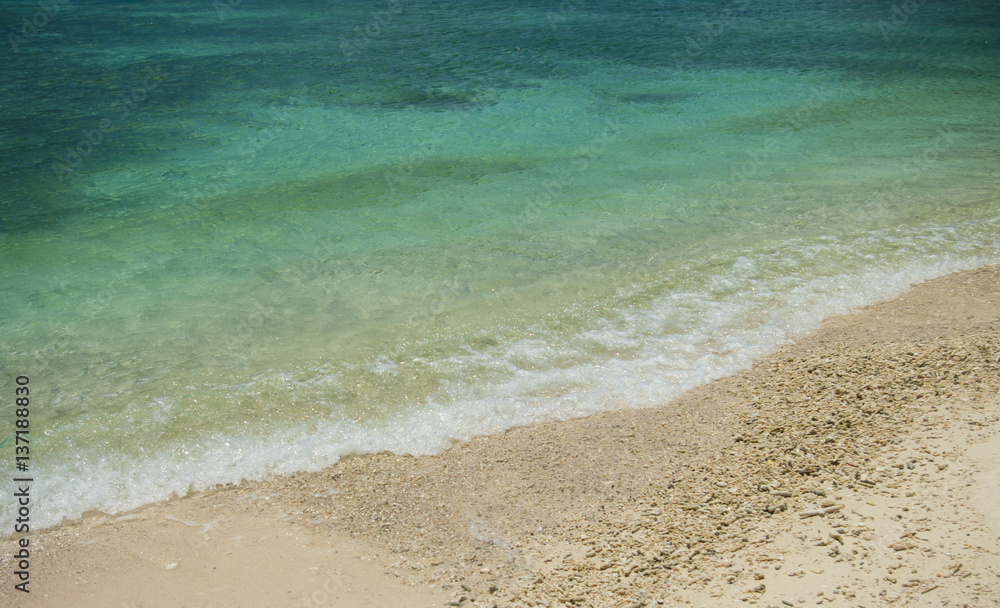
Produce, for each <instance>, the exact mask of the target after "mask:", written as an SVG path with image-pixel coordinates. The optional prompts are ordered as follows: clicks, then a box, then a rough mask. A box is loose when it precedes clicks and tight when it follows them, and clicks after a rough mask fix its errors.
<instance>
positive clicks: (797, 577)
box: [0, 267, 1000, 608]
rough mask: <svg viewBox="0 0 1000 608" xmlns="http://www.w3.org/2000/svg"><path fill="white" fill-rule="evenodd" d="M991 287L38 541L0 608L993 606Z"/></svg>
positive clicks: (869, 314)
mask: <svg viewBox="0 0 1000 608" xmlns="http://www.w3.org/2000/svg"><path fill="white" fill-rule="evenodd" d="M998 429H1000V267H990V268H985V269H980V270H975V271H970V272H965V273H958V274H954V275H950V276H947V277H943V278H941V279H937V280H934V281H930V282H927V283H924V284H922V285H918V286H915V287H914V288H913V289H912V290H911V291H910V292H908V293H906V294H904V295H903V296H901V297H900V298H898V299H896V300H893V301H890V302H885V303H881V304H877V305H874V306H870V307H868V308H865V309H863V310H860V311H858V312H856V313H853V314H851V315H847V316H844V317H838V318H835V319H831V320H829V321H828V322H827V323H825V324H824V326H823V327H822V328H821V329H820V330H818V331H817V332H815V333H813V334H811V335H808V336H804V337H802V338H800V339H799V340H798V341H796V342H795V343H794V344H790V345H788V346H786V347H784V348H782V349H781V350H780V351H779V352H777V353H775V354H774V355H772V356H770V357H768V358H766V359H764V360H761V361H759V362H758V363H757V364H756V365H755V366H754V367H753V368H751V369H748V370H745V371H743V372H740V373H738V374H736V375H734V376H732V377H729V378H724V379H721V380H718V381H716V382H713V383H711V384H709V385H707V386H703V387H699V388H697V389H694V390H692V391H689V392H688V393H686V394H685V395H684V396H682V397H681V398H680V399H678V400H676V401H674V402H672V403H669V404H666V405H664V406H662V407H659V408H653V409H644V410H622V411H617V412H609V413H604V414H599V415H595V416H591V417H589V418H585V419H579V420H572V421H567V422H560V423H552V424H545V425H539V426H535V427H530V428H523V429H514V430H511V431H508V432H506V433H503V434H501V435H496V436H491V437H484V438H479V439H475V440H473V441H470V442H467V443H463V444H459V445H455V446H453V447H452V448H451V449H449V450H447V451H446V452H444V453H442V454H439V455H435V456H423V457H416V458H415V457H409V456H396V455H391V454H378V455H368V456H357V457H351V458H347V459H345V460H343V461H341V462H340V463H339V464H337V465H335V466H333V467H330V468H328V469H326V470H324V471H321V472H318V473H303V474H298V475H293V476H289V477H282V478H274V479H269V480H266V481H263V482H245V483H243V484H240V485H239V486H235V487H234V486H227V487H220V488H217V489H214V490H212V491H209V492H203V493H198V494H194V495H191V496H188V497H185V498H181V499H176V500H172V501H169V502H166V503H161V504H156V505H149V506H147V507H144V508H142V509H139V510H138V511H135V512H133V513H128V514H115V515H107V514H101V513H94V514H89V515H88V516H87V517H85V518H83V520H81V521H78V522H73V523H69V524H64V525H61V526H58V527H55V528H52V529H49V530H46V531H41V532H33V533H32V534H31V535H30V536H29V537H28V539H29V542H30V549H31V564H30V573H31V578H30V589H31V593H30V594H24V593H20V592H18V591H16V590H14V589H13V585H14V583H15V582H16V581H15V580H14V576H13V574H12V573H13V571H14V570H15V564H14V560H13V557H12V556H13V555H14V553H15V552H16V550H17V549H16V547H15V543H16V542H17V539H12V538H8V539H6V540H4V541H0V555H2V560H0V561H2V569H3V571H4V572H5V574H4V576H3V580H4V584H3V587H2V588H0V606H5V607H6V606H19V607H33V606H58V607H65V606H74V607H78V608H89V607H98V606H100V607H114V608H126V607H127V608H133V607H134V608H140V607H145V606H156V607H162V608H174V607H178V608H179V607H187V608H191V607H198V606H202V607H206V608H207V607H228V606H233V607H237V606H239V607H247V606H254V607H256V606H262V607H272V606H273V607H299V606H330V607H348V606H351V607H357V606H398V607H410V606H412V607H414V608H419V607H426V606H443V605H450V606H468V607H470V608H471V607H473V606H483V607H491V606H497V607H500V608H503V607H520V606H531V607H534V606H546V607H548V608H555V607H594V608H597V607H602V608H603V607H615V608H626V607H631V608H638V607H640V606H656V605H660V604H662V605H666V606H675V605H676V606H686V605H691V606H713V607H714V606H724V605H733V604H736V605H741V604H743V603H747V604H750V605H757V606H762V607H763V606H776V607H780V606H799V605H802V606H813V605H822V604H826V603H832V604H836V605H839V606H845V607H847V606H851V607H861V606H864V607H866V608H873V607H875V606H946V605H950V606H969V607H977V606H996V605H1000V578H998V577H1000V542H998V539H1000V517H998V515H997V511H996V509H995V505H996V504H998V502H1000V433H998Z"/></svg>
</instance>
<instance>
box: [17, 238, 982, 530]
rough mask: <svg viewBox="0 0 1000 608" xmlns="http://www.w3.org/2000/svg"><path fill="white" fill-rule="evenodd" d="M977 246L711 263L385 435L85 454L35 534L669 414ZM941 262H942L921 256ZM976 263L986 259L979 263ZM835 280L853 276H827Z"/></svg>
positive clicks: (511, 355)
mask: <svg viewBox="0 0 1000 608" xmlns="http://www.w3.org/2000/svg"><path fill="white" fill-rule="evenodd" d="M994 223H997V222H996V221H995V222H994ZM980 234H986V235H987V236H985V237H983V239H985V240H980V241H979V242H974V243H972V242H970V243H965V242H960V241H955V240H953V239H954V238H956V235H955V234H954V233H952V231H951V230H950V229H947V228H931V229H925V230H923V231H914V232H910V233H905V234H890V233H880V234H872V235H865V236H864V237H861V238H860V239H856V240H854V241H850V240H845V239H820V240H818V241H813V242H797V241H789V242H787V243H784V244H783V245H781V246H780V247H778V248H776V249H774V250H772V251H763V252H760V251H759V252H746V254H745V255H742V256H739V257H736V258H733V259H730V260H729V261H728V262H726V261H720V260H708V261H706V266H708V267H712V268H716V272H715V274H712V275H707V274H706V275H704V276H700V277H697V278H696V280H693V281H688V287H687V288H685V289H683V290H675V291H668V292H666V293H661V294H659V295H656V296H655V297H652V298H651V299H649V300H648V301H646V302H645V303H644V304H641V305H627V306H622V307H619V308H617V309H613V314H607V315H605V316H603V317H601V318H599V319H596V320H595V321H594V322H593V323H591V324H590V325H589V326H588V327H586V328H584V329H583V330H582V331H578V332H575V333H571V334H560V333H558V332H555V331H552V330H547V329H542V328H537V329H536V330H535V331H533V332H532V333H533V337H530V338H522V339H517V340H514V341H512V342H510V343H506V344H497V345H493V346H490V347H485V348H479V349H474V348H471V347H464V348H462V349H459V350H457V351H455V352H452V353H450V354H448V355H446V356H445V357H444V358H443V359H441V360H439V361H432V362H429V363H428V364H429V365H431V366H432V367H433V366H439V367H443V368H446V369H449V370H453V371H454V373H453V375H451V376H449V377H448V378H447V380H446V381H445V382H442V383H441V385H440V387H439V389H438V390H437V391H435V392H433V394H431V396H430V398H429V399H427V401H426V403H424V404H423V405H422V406H421V407H419V408H410V409H408V410H405V411H403V412H402V413H399V414H397V415H394V416H390V417H388V418H387V419H385V420H382V421H379V422H377V423H359V422H354V421H352V420H347V419H333V418H331V419H326V420H324V421H322V422H320V423H319V424H317V425H313V426H311V427H310V428H308V429H306V428H294V427H293V428H292V429H291V431H288V432H283V433H281V434H277V435H275V436H272V437H270V438H265V439H261V438H260V437H256V436H253V435H252V434H247V435H238V434H221V433H218V434H216V435H214V436H212V437H211V438H209V439H208V440H207V441H205V442H204V444H203V445H202V446H201V447H200V448H199V449H196V450H191V449H188V450H187V451H186V452H180V451H179V452H170V451H161V452H158V453H154V454H150V455H149V456H148V457H146V458H142V459H139V460H136V459H135V458H131V457H126V456H123V455H119V454H114V453H102V452H100V451H98V449H97V448H94V447H81V448H80V449H79V450H78V451H76V452H75V456H74V458H73V459H72V460H70V461H66V462H60V463H59V464H58V465H57V466H55V467H52V468H49V469H46V470H39V471H37V472H36V474H35V477H36V481H35V483H34V488H35V489H34V490H33V497H37V498H36V500H37V507H36V509H35V510H34V511H33V518H34V519H33V524H34V526H35V527H36V528H37V527H44V526H50V525H53V524H56V523H58V522H59V521H60V520H62V519H64V518H75V517H79V516H80V515H81V514H82V513H83V512H86V511H88V510H94V509H97V510H101V511H105V512H108V513H116V512H121V511H126V510H129V509H133V508H136V507H138V506H141V505H143V504H147V503H150V502H155V501H159V500H163V499H166V498H168V497H170V496H172V495H183V494H185V493H187V492H189V491H192V490H200V489H204V488H207V487H210V486H213V485H215V484H219V483H227V482H239V481H240V480H241V479H262V478H264V477H265V476H267V475H271V474H287V473H292V472H295V471H303V470H317V469H319V468H322V467H324V466H328V465H330V464H333V463H335V462H337V460H338V459H340V458H341V457H343V456H345V455H347V454H358V453H375V452H380V451H386V450H388V451H392V452H395V453H400V454H432V453H436V452H440V451H441V450H443V449H445V448H447V447H448V446H449V445H451V444H452V443H453V442H455V441H462V440H467V439H469V438H472V437H475V436H480V435H487V434H493V433H498V432H502V431H504V430H506V429H509V428H512V427H518V426H527V425H532V424H538V423H541V422H547V421H555V420H566V419H570V418H576V417H581V416H586V415H589V414H592V413H595V412H600V411H606V410H612V409H618V408H627V407H649V406H654V405H658V404H662V403H665V402H667V401H669V400H671V399H673V398H675V397H677V396H678V395H680V394H681V393H682V392H684V391H686V390H688V389H690V388H692V387H695V386H698V385H701V384H704V383H707V382H710V381H712V380H713V379H716V378H720V377H723V376H726V375H729V374H732V373H734V372H735V371H737V370H739V369H741V368H745V367H747V366H749V365H751V364H752V362H753V361H754V360H756V359H758V358H760V357H762V356H764V355H766V354H768V353H770V352H773V351H774V350H775V349H776V348H777V347H779V346H780V345H781V344H784V343H786V342H788V341H789V340H791V339H792V338H794V337H795V336H798V335H802V334H803V333H806V332H809V331H811V330H813V329H815V328H816V327H817V326H818V324H819V323H820V322H821V321H822V320H823V319H825V318H828V317H830V316H832V315H838V314H842V313H845V312H848V311H850V310H852V309H855V308H857V307H860V306H864V305H867V304H871V303H874V302H877V301H881V300H886V299H890V298H893V297H895V296H897V295H899V294H900V293H902V292H903V291H905V290H906V289H907V288H908V287H909V286H911V285H912V284H914V283H916V282H920V281H923V280H926V279H929V278H933V277H937V276H941V275H944V274H947V273H950V272H954V271H959V270H964V269H970V268H975V267H980V266H983V265H986V264H991V263H997V262H1000V254H994V255H990V254H989V252H990V251H991V250H992V251H994V252H996V251H1000V249H998V247H997V242H996V241H995V240H994V241H993V242H992V244H991V243H990V242H988V241H989V239H990V238H994V239H995V237H990V236H989V234H990V231H989V230H987V231H985V232H980ZM993 234H995V233H993ZM941 239H944V241H946V242H945V243H944V245H945V246H942V244H943V243H942V241H941ZM861 241H866V242H867V244H863V243H861ZM875 241H879V242H882V243H886V242H888V241H892V246H893V248H892V251H891V253H890V254H886V255H883V256H881V259H876V260H872V259H871V256H869V254H867V253H865V252H866V251H869V250H871V248H870V247H869V245H870V244H871V242H875ZM933 250H937V251H939V252H940V253H939V255H938V256H937V257H927V256H926V255H923V254H927V253H929V252H930V251H933ZM942 250H943V251H942ZM973 251H974V252H978V253H976V254H974V255H968V254H967V253H968V252H973ZM983 252H987V253H985V254H984V253H983ZM909 256H913V257H912V258H910V259H908V258H909ZM859 260H860V261H861V262H859ZM862 262H871V263H867V264H865V263H862ZM838 267H843V268H846V269H849V270H848V271H846V272H837V271H831V269H834V268H838ZM810 275H811V276H810ZM667 279H670V277H665V280H667ZM666 282H667V283H669V280H667V281H666ZM653 288H655V286H653V287H649V286H646V287H643V288H642V289H645V290H647V291H648V290H649V289H653ZM371 369H372V371H373V373H375V374H377V375H379V376H394V375H397V374H398V373H399V371H400V366H399V365H398V364H397V363H395V362H393V361H392V360H391V359H389V358H386V357H380V358H378V359H377V360H376V361H374V362H373V364H372V366H371ZM476 378H486V379H487V380H485V381H480V380H477V379H476ZM288 382H297V381H296V380H294V378H293V376H292V375H291V374H288V373H286V372H273V373H272V374H270V375H265V376H261V377H258V378H257V379H255V380H254V382H252V383H250V385H248V386H247V387H244V390H259V389H258V388H257V387H259V385H261V384H267V383H278V384H281V383H288ZM304 382H305V383H306V384H309V385H310V386H311V387H312V388H317V387H319V388H322V387H324V386H328V385H329V386H332V385H335V384H336V383H337V382H338V376H337V375H336V374H334V373H330V372H329V370H318V371H317V373H316V374H315V375H314V376H313V377H311V378H310V379H308V380H306V381H304ZM172 407H173V401H172V400H171V399H168V398H164V399H157V400H156V401H155V402H154V403H151V404H150V408H151V410H152V411H153V412H154V413H155V414H156V415H157V416H165V415H167V413H168V412H169V411H170V409H171V408H172ZM4 519H5V520H8V521H10V520H12V515H11V514H10V513H9V512H8V513H5V514H4ZM6 523H7V522H5V523H4V525H6Z"/></svg>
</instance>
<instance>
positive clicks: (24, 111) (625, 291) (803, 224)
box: [0, 0, 1000, 526]
mask: <svg viewBox="0 0 1000 608" xmlns="http://www.w3.org/2000/svg"><path fill="white" fill-rule="evenodd" d="M40 10H41V9H40V8H39V7H38V5H30V4H22V3H14V2H9V1H6V0H3V1H0V24H5V26H6V30H5V32H7V34H8V38H7V46H6V47H5V48H4V49H3V52H4V54H5V55H4V66H5V67H4V68H3V70H4V78H3V79H2V80H0V92H2V93H0V95H2V97H0V110H2V112H3V121H2V124H0V163H2V165H0V181H2V188H0V206H2V209H0V211H2V214H0V215H2V219H0V221H2V225H0V226H2V227H0V230H2V233H0V260H2V265H0V309H2V310H3V311H4V312H3V315H2V316H0V353H2V357H0V379H2V382H6V383H7V385H8V386H9V387H10V388H11V390H9V391H8V392H7V394H8V395H13V387H14V378H15V377H16V376H18V375H19V374H24V375H27V376H29V377H30V378H31V384H30V386H31V389H32V406H33V407H32V409H31V414H30V420H31V438H32V443H31V450H32V451H31V460H30V465H31V471H30V472H31V474H32V475H33V478H34V479H35V481H34V484H35V487H36V489H37V492H36V493H35V494H34V496H37V503H36V506H35V508H34V510H33V521H35V522H36V524H37V525H42V526H44V525H51V524H54V523H56V522H58V521H59V520H60V519H61V518H64V517H76V516H78V515H80V514H81V513H82V512H84V511H86V510H89V509H102V510H106V511H117V510H122V509H128V508H132V507H135V506H138V505H141V504H144V503H147V502H150V501H155V500H160V499H163V498H166V497H168V496H170V495H171V494H173V493H184V492H186V491H188V490H189V489H198V488H204V487H208V486H210V485H212V484H215V483H222V482H235V481H239V480H240V479H241V478H260V477H262V476H264V475H266V474H268V473H282V472H292V471H296V470H303V469H315V468H319V467H321V466H324V465H327V464H330V463H332V462H335V461H336V460H337V459H338V458H339V457H341V456H343V455H345V454H349V453H356V452H372V451H380V450H386V449H389V450H395V451H399V452H410V453H427V452H433V451H436V450H440V449H442V448H444V447H446V446H447V445H449V444H450V443H451V442H452V441H454V440H461V439H465V438H468V437H471V436H474V435H477V434H483V433H492V432H498V431H502V430H503V429H505V428H509V427H511V426H514V425H524V424H532V423H537V422H540V421H546V420H555V419H565V418H569V417H574V416H581V415H586V414H588V413H592V412H596V411H601V410H607V409H611V408H620V407H634V406H644V405H653V404H657V403H662V402H664V401H666V400H668V399H670V398H672V397H674V396H676V395H678V394H679V393H680V392H681V391H683V390H685V389H687V388H690V387H692V386H695V385H697V384H701V383H704V382H707V381H709V380H711V379H713V378H716V377H719V376H721V375H725V374H728V373H731V372H733V371H734V370H736V369H738V368H740V367H743V366H746V365H748V364H750V363H751V362H752V361H753V360H754V359H755V358H758V357H760V356H762V355H764V354H766V353H767V352H770V351H771V350H773V349H774V348H775V347H776V346H777V345H779V344H781V343H783V342H785V341H787V340H788V339H789V338H791V337H793V336H795V335H797V334H800V333H801V332H804V331H807V330H808V329H809V328H811V327H815V326H816V324H817V323H818V322H819V321H820V320H822V319H823V318H825V317H828V316H830V315H834V314H838V313H842V312H845V311H847V310H849V309H850V308H852V307H856V306H859V305H863V304H866V303H870V302H874V301H878V300H883V299H886V298H890V297H893V296H894V295H896V294H898V293H900V292H901V291H902V290H904V289H905V288H906V287H907V286H908V285H910V284H912V283H913V282H917V281H920V280H924V279H927V278H931V277H934V276H938V275H941V274H944V273H948V272H952V271H955V270H960V269H966V268H974V267H977V266H982V265H985V264H989V263H997V262H1000V230H998V227H1000V205H998V195H997V191H998V190H997V186H998V182H1000V164H998V162H997V161H998V148H997V141H998V139H997V136H998V132H1000V123H998V121H997V118H996V117H997V116H1000V96H998V95H997V91H998V90H1000V51H998V50H997V49H998V47H1000V44H998V41H997V39H996V32H997V31H1000V9H997V8H996V7H991V6H984V5H982V4H981V3H975V2H958V3H948V4H947V5H945V4H943V3H934V2H930V1H929V0H928V1H927V2H919V0H914V1H913V2H910V3H903V2H900V3H896V4H891V5H890V4H888V3H871V2H861V1H847V0H844V1H838V2H823V3H819V2H816V3H803V2H792V1H790V0H789V1H768V2H750V1H740V2H731V3H726V2H692V1H677V0H669V1H666V2H634V3H626V4H622V3H620V2H590V1H583V0H581V1H579V2H570V1H569V0H567V1H566V2H563V3H561V4H558V3H555V2H540V1H539V2H513V1H507V0H503V1H500V2H489V3H477V2H472V1H464V2H450V3H431V4H428V3H426V2H423V3H419V4H417V3H409V2H406V1H404V0H399V1H398V2H396V1H393V2H374V3H362V2H346V3H345V2H338V3H336V4H333V3H326V2H312V1H302V2H291V3H289V2H282V3H280V4H279V3H267V2H260V1H255V0H243V1H242V2H237V1H236V0H233V1H232V2H229V3H226V2H219V3H216V4H215V5H209V4H204V3H190V2H183V1H175V2H169V1H164V2H157V3H155V5H152V6H149V5H137V4H135V3H122V2H103V3H97V4H88V5H82V4H76V3H67V4H65V5H61V6H60V8H59V11H58V12H57V13H55V14H53V15H50V16H47V17H46V19H45V20H44V21H45V23H44V25H42V26H38V27H36V28H35V33H34V34H33V35H28V34H31V31H30V30H28V29H26V30H25V33H24V35H22V34H21V33H20V32H21V30H22V27H24V26H23V24H24V22H23V21H22V20H23V19H29V20H31V19H35V21H36V23H42V21H43V20H42V19H41V18H38V17H37V13H38V11H40ZM10 35H13V36H14V38H11V37H10ZM15 50H16V52H15ZM7 411H9V412H10V414H9V415H8V419H9V420H10V425H9V428H10V429H11V431H10V432H2V431H0V436H4V435H6V439H5V440H4V444H3V445H5V446H7V445H9V444H11V443H12V442H13V430H12V429H13V424H14V414H13V411H14V410H13V401H11V402H10V403H9V404H8V407H7ZM10 452H11V454H12V450H11V451H10ZM10 458H11V460H10V461H9V462H11V470H13V456H11V457H10ZM33 500H34V498H33ZM3 508H4V509H8V510H5V511H3V513H2V518H3V520H4V522H10V521H11V520H12V519H13V515H12V511H10V510H9V507H8V505H3ZM4 525H7V523H5V524H4Z"/></svg>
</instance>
